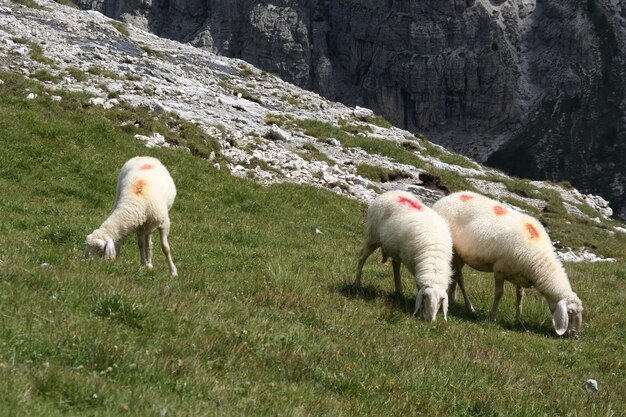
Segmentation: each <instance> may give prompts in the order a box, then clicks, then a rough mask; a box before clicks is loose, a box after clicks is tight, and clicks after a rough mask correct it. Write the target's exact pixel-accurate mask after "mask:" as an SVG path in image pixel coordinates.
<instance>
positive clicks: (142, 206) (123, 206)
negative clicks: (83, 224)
mask: <svg viewBox="0 0 626 417" xmlns="http://www.w3.org/2000/svg"><path fill="white" fill-rule="evenodd" d="M175 197H176V186H175V185H174V181H173V180H172V177H171V176H170V174H169V172H168V171H167V169H166V168H165V167H164V166H163V164H161V162H160V161H159V160H158V159H156V158H151V157H146V156H137V157H134V158H132V159H130V160H128V161H127V162H126V163H125V164H124V166H123V167H122V169H121V171H120V173H119V175H118V177H117V194H116V197H115V204H114V206H113V213H111V215H110V216H109V217H108V218H107V219H106V220H105V221H104V223H102V225H101V226H100V227H99V228H98V229H96V230H94V231H93V232H92V233H91V234H90V235H89V236H87V239H86V241H85V244H86V249H85V254H86V255H87V256H93V255H98V256H104V258H105V259H115V257H116V255H117V254H118V253H119V250H120V243H121V241H122V239H124V238H125V237H126V236H127V235H129V234H130V233H132V232H134V231H136V232H137V242H138V244H139V255H140V257H141V264H142V265H145V266H147V267H148V268H152V241H151V239H150V235H151V233H152V231H154V229H156V228H158V229H159V232H160V235H161V249H163V253H164V254H165V257H166V259H167V263H168V265H169V269H170V273H171V274H172V275H173V276H176V275H178V272H177V270H176V266H175V265H174V262H173V261H172V255H171V253H170V247H169V244H168V242H167V235H168V233H169V230H170V218H169V215H168V212H169V210H170V208H171V207H172V204H174V198H175Z"/></svg>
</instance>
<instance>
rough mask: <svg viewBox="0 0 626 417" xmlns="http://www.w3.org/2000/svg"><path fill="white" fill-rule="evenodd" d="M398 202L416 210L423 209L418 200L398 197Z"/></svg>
mask: <svg viewBox="0 0 626 417" xmlns="http://www.w3.org/2000/svg"><path fill="white" fill-rule="evenodd" d="M398 203H400V204H405V205H408V206H409V207H410V208H412V209H415V210H418V211H422V210H424V206H422V205H421V204H420V203H419V201H417V200H412V199H410V198H406V197H398Z"/></svg>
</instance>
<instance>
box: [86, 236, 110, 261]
mask: <svg viewBox="0 0 626 417" xmlns="http://www.w3.org/2000/svg"><path fill="white" fill-rule="evenodd" d="M115 256H116V250H115V243H114V242H113V239H111V238H110V237H108V236H102V235H101V234H99V233H97V231H95V232H93V233H91V234H90V235H88V236H87V239H85V257H87V258H93V257H104V259H115Z"/></svg>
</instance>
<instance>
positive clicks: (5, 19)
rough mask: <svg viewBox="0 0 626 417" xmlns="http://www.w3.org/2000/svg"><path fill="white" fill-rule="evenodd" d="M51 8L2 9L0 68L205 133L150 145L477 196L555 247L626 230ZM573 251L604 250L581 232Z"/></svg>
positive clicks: (183, 51)
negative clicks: (525, 218)
mask: <svg viewBox="0 0 626 417" xmlns="http://www.w3.org/2000/svg"><path fill="white" fill-rule="evenodd" d="M41 4H42V5H43V7H40V8H32V7H22V6H19V5H17V4H15V3H13V2H7V1H5V0H3V1H2V2H0V5H2V6H0V68H4V69H6V70H11V71H19V72H21V73H23V74H26V75H28V76H29V77H31V78H33V79H38V80H41V81H42V82H44V83H45V86H46V89H47V90H48V91H49V94H50V97H51V99H53V100H57V99H60V96H59V95H58V94H55V91H57V90H71V91H84V92H86V93H88V94H89V95H90V96H91V97H90V98H89V100H88V101H87V103H86V105H91V106H104V107H106V108H113V107H119V106H129V107H130V108H131V109H132V108H147V109H150V110H151V111H156V112H159V113H161V114H163V115H165V116H166V117H170V118H171V119H172V121H171V123H170V124H171V126H172V127H171V129H172V130H171V131H178V130H179V129H180V127H179V122H177V120H180V119H182V120H185V121H187V122H189V123H193V124H194V125H196V126H197V127H199V128H200V129H202V131H204V132H205V135H206V137H205V138H204V139H202V140H200V141H196V142H193V143H192V142H185V143H181V142H180V141H179V140H173V139H171V138H170V136H171V135H170V133H171V132H170V131H167V130H166V131H155V132H153V134H152V135H150V136H145V135H142V136H140V135H138V136H137V139H138V140H143V141H146V143H147V144H148V145H149V146H178V147H184V148H188V149H189V150H190V151H191V152H192V153H194V154H196V155H198V156H200V157H203V158H205V159H207V160H208V161H210V163H211V164H214V166H215V168H216V169H222V168H224V167H226V168H227V169H228V170H229V171H230V172H231V173H232V174H233V175H236V176H240V177H247V178H252V179H255V180H256V181H258V182H260V183H262V184H272V183H276V182H292V183H300V184H311V185H315V186H319V187H324V188H328V189H331V190H332V191H334V192H335V193H338V194H341V195H344V196H347V197H350V198H356V199H358V200H360V201H364V202H367V201H370V200H371V199H372V198H373V197H374V196H375V195H376V194H377V193H378V192H380V191H381V190H385V189H396V188H403V189H410V190H411V191H413V192H415V193H417V194H419V195H420V196H421V197H422V198H423V199H424V200H425V201H427V202H433V201H435V200H436V199H437V198H439V197H440V196H441V195H442V194H443V192H445V190H458V189H475V190H478V191H480V192H483V193H485V194H489V195H492V196H494V197H496V198H500V199H503V200H506V201H509V202H510V203H511V204H514V205H516V206H518V207H521V208H523V209H525V210H527V211H530V212H532V213H534V214H536V215H542V216H544V214H545V223H546V224H549V223H552V224H553V225H554V228H555V237H556V238H557V239H558V238H559V236H560V235H559V233H558V232H556V230H557V229H558V228H562V227H564V229H563V230H565V229H567V228H568V226H566V224H568V223H569V224H571V223H572V222H574V223H581V224H584V225H586V227H587V226H588V227H589V229H590V230H593V231H594V233H600V236H602V235H605V234H610V233H613V234H614V233H615V232H618V233H621V231H622V228H620V227H619V226H618V225H617V224H615V223H613V222H610V221H608V220H606V219H603V218H602V217H606V216H610V215H611V209H610V208H609V207H608V206H607V204H606V201H604V200H602V199H601V198H596V197H593V196H585V195H582V194H581V193H579V192H578V191H577V190H575V189H569V188H563V187H560V186H557V185H554V184H547V183H541V182H534V183H530V182H525V181H520V180H516V179H514V178H511V177H508V176H506V175H504V174H503V173H501V172H499V171H497V170H494V169H490V168H486V167H483V166H481V165H479V164H477V163H475V162H473V161H471V160H469V159H468V158H465V157H462V156H460V155H456V154H454V153H451V152H448V151H446V150H445V149H443V148H441V147H439V146H437V145H433V144H432V143H430V142H429V141H428V140H426V139H425V138H424V137H423V136H415V135H413V134H411V133H410V132H408V131H405V130H401V129H398V128H396V127H393V126H391V125H390V124H389V123H388V122H386V121H385V120H384V119H382V118H380V117H378V116H375V115H374V114H373V113H372V112H371V111H370V110H367V109H365V108H361V107H354V108H350V107H346V106H345V105H343V104H340V103H336V102H332V101H328V100H326V99H324V98H322V97H320V96H319V95H317V94H315V93H312V92H309V91H306V90H303V89H300V88H298V87H296V86H294V85H292V84H289V83H286V82H284V81H281V80H280V79H278V78H276V77H275V76H273V75H271V74H268V73H266V72H263V71H260V70H258V69H256V68H254V67H252V66H250V65H249V64H247V63H245V62H243V61H240V60H237V59H230V58H225V57H221V56H217V55H214V54H212V53H210V52H208V51H206V50H203V49H200V48H196V47H193V46H190V45H188V44H181V43H179V42H176V41H171V40H167V39H163V38H159V37H157V36H155V35H152V34H150V33H148V32H144V31H142V30H140V29H137V28H135V27H132V26H126V25H124V24H122V23H120V22H117V21H114V20H110V19H108V18H106V17H105V16H103V15H102V14H100V13H98V12H80V11H78V10H74V9H71V8H68V7H65V6H60V5H58V4H57V3H55V2H41ZM127 117H128V120H123V121H121V122H120V123H122V124H123V125H124V127H125V128H127V129H131V130H132V129H133V126H137V125H141V124H142V123H143V122H140V121H137V120H133V119H132V117H133V115H132V112H129V116H127ZM177 129H178V130H177ZM213 144H215V145H213ZM598 210H599V211H598ZM616 226H617V227H618V228H615V227H616ZM611 229H613V230H611ZM568 233H569V232H568ZM564 236H565V234H564ZM564 244H566V245H568V246H572V247H576V248H581V247H589V248H593V246H596V247H597V246H598V245H597V244H589V242H587V241H586V238H585V237H584V234H582V233H581V234H579V235H578V236H577V235H573V236H572V235H569V237H568V241H566V242H564ZM608 253H610V252H608Z"/></svg>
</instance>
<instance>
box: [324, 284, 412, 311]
mask: <svg viewBox="0 0 626 417" xmlns="http://www.w3.org/2000/svg"><path fill="white" fill-rule="evenodd" d="M333 289H334V290H336V291H337V292H339V293H341V294H343V296H344V297H347V298H353V299H361V300H367V301H373V300H380V299H382V300H385V302H386V303H387V304H388V305H389V306H390V307H393V308H395V309H398V310H400V311H403V312H405V313H407V314H413V309H414V308H415V299H414V298H412V297H406V296H404V295H403V294H397V293H395V292H392V293H387V292H385V291H382V290H381V289H379V288H376V287H374V286H372V285H366V286H361V287H357V286H355V285H354V284H341V285H337V286H335V287H334V288H333Z"/></svg>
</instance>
